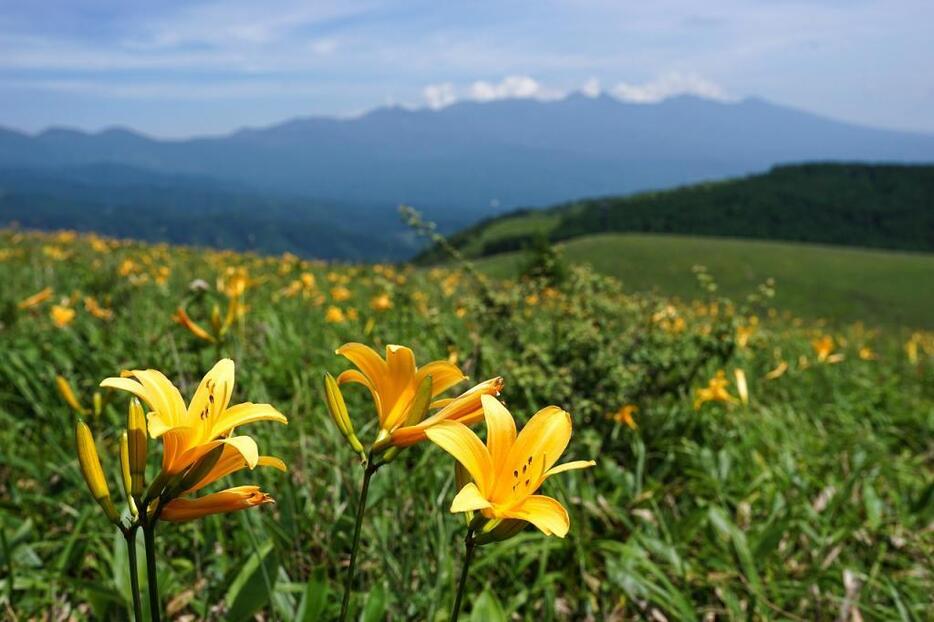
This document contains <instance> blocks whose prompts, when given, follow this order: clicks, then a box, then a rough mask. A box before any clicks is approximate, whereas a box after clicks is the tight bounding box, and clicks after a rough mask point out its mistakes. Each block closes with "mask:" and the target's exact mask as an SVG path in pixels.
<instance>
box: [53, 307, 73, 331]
mask: <svg viewBox="0 0 934 622" xmlns="http://www.w3.org/2000/svg"><path fill="white" fill-rule="evenodd" d="M49 316H50V317H51V318H52V323H53V324H55V326H57V327H58V328H65V327H67V326H68V325H69V324H71V323H72V322H73V321H74V319H75V310H74V309H72V308H71V307H65V306H62V305H55V306H53V307H52V311H51V312H50V313H49Z"/></svg>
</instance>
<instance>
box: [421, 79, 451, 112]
mask: <svg viewBox="0 0 934 622" xmlns="http://www.w3.org/2000/svg"><path fill="white" fill-rule="evenodd" d="M422 94H423V95H424V96H425V101H426V102H428V107H429V108H432V109H434V110H438V109H439V108H444V107H445V106H450V105H451V104H453V103H454V102H456V101H457V94H456V93H455V92H454V85H453V84H452V83H450V82H442V83H441V84H429V85H428V86H426V87H425V88H424V89H423V90H422Z"/></svg>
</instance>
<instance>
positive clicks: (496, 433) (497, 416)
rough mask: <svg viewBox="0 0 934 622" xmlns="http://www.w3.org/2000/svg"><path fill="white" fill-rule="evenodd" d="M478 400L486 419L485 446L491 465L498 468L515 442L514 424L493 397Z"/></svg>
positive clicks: (483, 397) (509, 415)
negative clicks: (491, 461) (488, 452)
mask: <svg viewBox="0 0 934 622" xmlns="http://www.w3.org/2000/svg"><path fill="white" fill-rule="evenodd" d="M480 399H481V402H482V404H483V416H484V418H485V419H486V446H487V449H489V450H490V457H491V458H492V459H493V464H494V465H496V466H499V465H501V464H503V463H505V462H506V458H507V457H508V455H509V451H510V450H511V449H512V446H513V444H515V442H516V422H515V420H514V419H513V418H512V415H511V414H509V411H508V410H506V407H505V406H503V404H502V403H501V402H500V401H499V400H498V399H496V398H495V397H493V396H491V395H484V396H482V397H481V398H480Z"/></svg>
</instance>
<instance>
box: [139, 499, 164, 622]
mask: <svg viewBox="0 0 934 622" xmlns="http://www.w3.org/2000/svg"><path fill="white" fill-rule="evenodd" d="M141 515H143V516H145V513H142V514H141ZM157 520H158V519H156V518H153V519H146V518H144V519H143V540H144V541H145V542H146V577H147V579H148V583H149V612H150V616H149V617H150V619H151V620H152V622H159V620H160V618H161V615H160V613H159V584H158V578H157V577H156V542H155V530H156V521H157Z"/></svg>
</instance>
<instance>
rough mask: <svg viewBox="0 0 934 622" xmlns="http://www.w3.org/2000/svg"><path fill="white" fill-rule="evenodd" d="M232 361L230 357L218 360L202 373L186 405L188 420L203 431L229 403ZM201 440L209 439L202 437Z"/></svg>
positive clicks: (231, 390) (232, 380)
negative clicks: (201, 377)
mask: <svg viewBox="0 0 934 622" xmlns="http://www.w3.org/2000/svg"><path fill="white" fill-rule="evenodd" d="M234 372H235V367H234V362H233V361H231V360H230V359H223V360H221V361H219V362H218V363H217V364H216V365H214V367H212V368H211V371H209V372H208V373H206V374H205V375H204V378H203V379H202V380H201V384H199V385H198V389H197V390H196V391H195V395H194V397H193V398H191V404H189V405H188V421H189V422H191V423H190V425H193V426H198V427H200V428H201V430H202V431H203V432H204V433H207V432H209V431H210V430H211V429H212V428H213V427H214V425H215V423H216V422H217V420H218V419H219V418H220V416H221V415H222V413H223V412H224V410H225V409H226V408H227V406H228V404H230V396H231V394H232V393H233V390H234ZM202 440H209V439H208V438H204V437H202Z"/></svg>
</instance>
